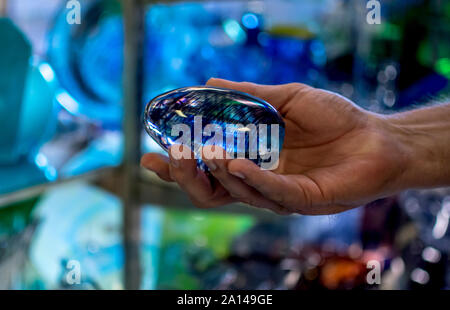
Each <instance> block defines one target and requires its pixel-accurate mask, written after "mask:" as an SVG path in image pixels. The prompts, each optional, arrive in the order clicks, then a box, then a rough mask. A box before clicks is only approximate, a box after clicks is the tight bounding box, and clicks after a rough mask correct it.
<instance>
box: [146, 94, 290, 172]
mask: <svg viewBox="0 0 450 310" xmlns="http://www.w3.org/2000/svg"><path fill="white" fill-rule="evenodd" d="M144 127H145V129H146V131H147V133H148V134H149V135H150V136H151V137H152V138H153V139H154V140H155V141H156V142H157V143H158V144H159V145H160V146H161V147H162V148H163V149H164V150H166V151H168V149H169V148H170V146H171V145H174V144H179V145H185V146H189V148H190V150H192V152H193V156H194V157H195V158H196V159H197V163H198V166H199V167H200V168H201V169H202V170H204V171H208V169H207V167H206V165H205V164H204V163H203V161H202V156H207V157H208V159H211V158H219V159H223V158H224V156H225V157H226V158H227V159H230V158H246V159H249V160H251V161H253V162H254V163H255V164H257V165H258V166H260V167H261V168H263V169H275V168H276V167H277V165H278V159H279V154H280V151H281V148H282V145H283V139H284V130H285V128H284V127H285V126H284V121H283V119H282V118H281V115H280V114H279V113H278V112H277V110H276V109H275V108H274V107H272V106H271V105H270V104H269V103H267V102H265V101H264V100H262V99H260V98H256V97H254V96H252V95H249V94H246V93H243V92H239V91H235V90H231V89H225V88H217V87H210V86H195V87H186V88H180V89H176V90H172V91H169V92H167V93H164V94H161V95H159V96H157V97H155V98H154V99H152V100H151V101H150V102H149V103H148V104H147V106H146V108H145V112H144ZM207 145H215V146H220V147H222V148H223V149H225V151H226V153H225V154H224V153H223V151H222V150H220V149H218V148H208V149H209V150H217V152H211V151H210V152H209V153H205V151H203V152H202V149H203V147H204V146H207ZM178 149H179V150H180V148H178ZM205 150H206V149H205ZM181 153H182V154H181ZM188 153H190V152H188ZM190 154H191V156H192V153H190ZM180 155H181V156H187V155H188V154H186V153H185V152H180V154H179V156H180Z"/></svg>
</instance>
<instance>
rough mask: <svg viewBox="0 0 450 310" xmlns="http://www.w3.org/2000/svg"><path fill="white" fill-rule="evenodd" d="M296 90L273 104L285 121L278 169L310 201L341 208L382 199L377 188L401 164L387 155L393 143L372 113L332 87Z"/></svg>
mask: <svg viewBox="0 0 450 310" xmlns="http://www.w3.org/2000/svg"><path fill="white" fill-rule="evenodd" d="M292 87H298V85H297V86H295V84H294V85H293V86H292ZM291 94H292V95H291V96H290V97H289V98H288V100H286V101H284V102H279V101H276V100H275V103H274V104H275V105H276V106H278V110H279V111H280V113H281V114H282V116H283V118H284V120H285V123H286V135H285V143H284V146H283V150H282V152H281V154H280V164H279V166H278V168H277V169H276V170H275V171H274V172H276V173H279V174H283V175H289V176H291V177H292V178H293V180H295V181H297V182H298V183H299V184H301V187H302V188H304V193H305V199H306V203H307V205H309V206H314V205H323V206H328V207H332V208H333V209H336V211H339V210H340V209H342V208H347V209H348V208H349V207H355V206H357V205H359V204H363V203H366V202H369V201H371V200H373V199H375V198H378V197H376V196H373V193H376V192H377V193H379V191H378V187H381V186H382V185H385V182H387V180H389V179H390V178H391V174H392V173H397V172H398V171H397V170H398V169H399V167H396V164H395V163H393V162H392V164H390V161H389V160H386V158H385V157H388V156H389V154H386V153H387V152H386V153H385V151H384V150H387V149H389V148H391V147H392V144H394V143H391V141H386V140H385V139H384V137H383V135H381V134H379V133H378V132H376V131H374V130H373V129H374V128H373V125H372V122H373V121H374V120H373V119H372V116H371V115H370V114H369V113H368V112H365V111H363V110H361V109H360V108H358V107H357V106H355V105H354V104H353V103H352V102H350V101H348V100H347V99H345V98H343V97H340V96H337V95H336V94H333V93H329V92H327V91H323V90H319V89H314V88H310V87H305V86H302V87H300V88H298V89H297V90H293V91H292V93H291ZM305 187H307V188H305ZM292 207H294V206H292Z"/></svg>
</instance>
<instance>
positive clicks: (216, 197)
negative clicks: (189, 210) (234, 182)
mask: <svg viewBox="0 0 450 310" xmlns="http://www.w3.org/2000/svg"><path fill="white" fill-rule="evenodd" d="M176 148H179V150H181V152H183V150H182V149H183V146H180V145H173V146H172V147H171V148H170V149H169V161H170V165H169V174H170V177H171V178H172V179H173V180H175V181H176V182H177V183H178V185H179V186H180V187H181V188H182V189H183V190H184V191H185V192H186V193H187V194H188V196H189V198H190V199H191V201H192V202H193V203H194V204H195V205H196V206H197V207H200V208H212V207H217V206H221V205H225V204H228V203H232V202H235V200H234V199H233V198H232V197H231V196H230V195H229V194H228V192H227V191H226V190H224V188H223V187H221V186H218V187H215V188H213V187H212V186H211V183H210V181H209V179H208V177H207V176H206V174H205V173H204V172H203V171H201V170H200V169H198V168H197V161H196V159H195V158H194V154H193V153H192V152H191V151H190V150H189V152H190V156H187V157H188V158H186V156H185V157H181V158H180V157H179V156H174V155H175V153H174V152H173V151H174V150H175V149H176ZM184 154H186V153H184Z"/></svg>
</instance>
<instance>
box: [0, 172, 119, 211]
mask: <svg viewBox="0 0 450 310" xmlns="http://www.w3.org/2000/svg"><path fill="white" fill-rule="evenodd" d="M115 169H117V168H113V167H108V168H101V169H98V170H95V171H92V172H88V173H85V174H82V175H79V176H75V177H70V178H66V179H60V180H56V181H53V182H48V183H43V184H39V185H35V186H31V187H27V188H23V189H20V190H17V191H14V192H11V193H6V194H2V195H0V208H3V207H5V206H7V205H10V204H12V203H15V202H18V201H22V200H25V199H28V198H32V197H35V196H37V195H40V194H41V193H43V192H45V191H46V190H48V189H50V188H53V187H55V186H58V185H61V184H64V183H69V182H73V181H80V180H84V181H96V180H99V179H101V178H109V177H110V176H111V175H112V174H113V171H114V170H115Z"/></svg>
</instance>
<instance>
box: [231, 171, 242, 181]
mask: <svg viewBox="0 0 450 310" xmlns="http://www.w3.org/2000/svg"><path fill="white" fill-rule="evenodd" d="M230 174H232V175H234V176H235V177H238V178H239V179H242V180H244V179H245V175H243V174H242V173H240V172H230Z"/></svg>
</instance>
